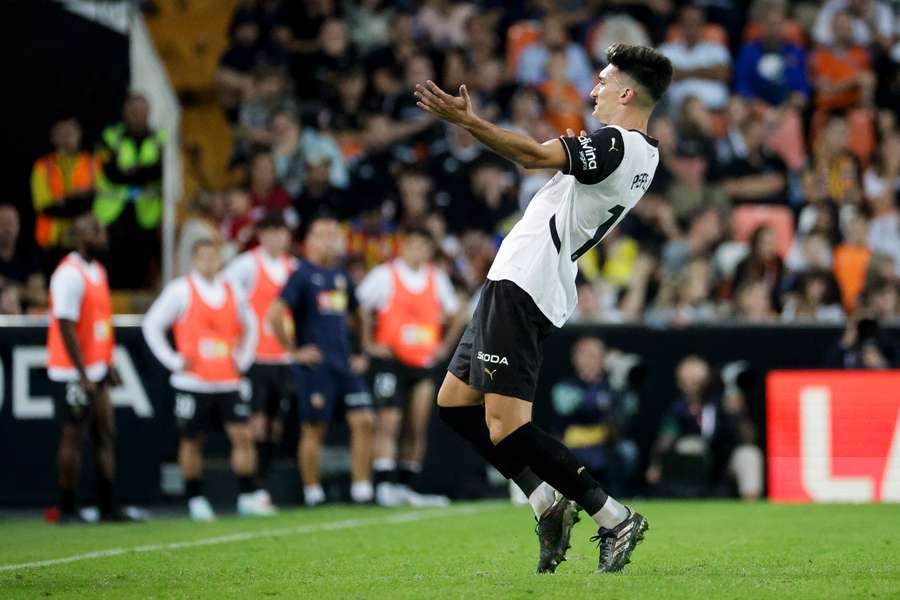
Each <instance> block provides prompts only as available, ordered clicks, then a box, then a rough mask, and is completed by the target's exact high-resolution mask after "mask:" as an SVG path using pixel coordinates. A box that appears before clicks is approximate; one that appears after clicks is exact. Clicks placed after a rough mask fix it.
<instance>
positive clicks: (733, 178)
mask: <svg viewBox="0 0 900 600" xmlns="http://www.w3.org/2000/svg"><path fill="white" fill-rule="evenodd" d="M765 134H766V131H765V125H764V124H763V123H761V122H759V120H757V119H748V120H747V121H745V122H744V123H743V125H742V127H741V136H742V138H743V140H742V141H743V143H744V153H743V156H740V155H739V156H735V157H734V158H732V160H731V161H729V162H728V163H726V164H725V165H724V166H723V168H722V180H721V182H720V183H721V186H722V189H723V190H724V191H725V193H726V194H728V196H729V197H730V198H731V200H732V202H734V203H736V204H751V203H759V204H787V193H786V190H787V166H786V165H785V164H784V162H783V161H782V160H781V159H780V158H779V157H778V156H776V155H775V154H772V153H770V152H769V151H768V150H767V149H766V148H765V146H764V141H765Z"/></svg>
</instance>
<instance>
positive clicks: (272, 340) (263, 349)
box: [223, 213, 297, 488]
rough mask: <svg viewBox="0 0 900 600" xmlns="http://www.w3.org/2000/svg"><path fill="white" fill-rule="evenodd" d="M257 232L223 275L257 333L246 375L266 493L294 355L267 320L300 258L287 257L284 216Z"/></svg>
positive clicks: (267, 222) (275, 217)
mask: <svg viewBox="0 0 900 600" xmlns="http://www.w3.org/2000/svg"><path fill="white" fill-rule="evenodd" d="M256 231H257V233H258V235H259V246H257V247H256V248H254V249H253V250H250V251H248V252H244V253H243V254H240V255H239V256H238V257H237V258H235V259H234V260H233V261H232V262H231V263H230V264H229V265H228V266H227V267H226V268H225V270H224V272H223V275H224V276H225V279H227V280H228V281H229V282H230V283H231V285H233V286H234V287H235V288H237V289H239V290H240V291H241V293H242V294H244V295H245V296H246V297H247V299H248V301H249V302H250V308H251V309H253V314H254V316H255V317H256V324H257V328H258V331H259V341H258V342H257V344H256V354H255V358H254V361H253V365H252V366H251V367H250V370H249V371H248V373H247V376H248V378H249V379H250V385H251V389H252V393H253V396H252V398H253V399H252V403H251V413H250V433H251V435H252V436H253V439H254V440H255V441H256V454H257V457H258V460H257V469H256V474H257V476H258V477H259V484H260V486H261V487H263V488H264V487H265V481H266V475H267V474H268V471H269V465H270V464H271V461H272V458H273V455H274V454H275V451H276V449H277V447H278V444H280V443H281V434H282V431H283V423H282V418H281V416H282V415H283V414H285V413H286V412H287V410H288V398H289V396H288V385H287V382H289V381H290V378H291V375H290V370H289V369H288V364H289V362H290V356H289V355H288V353H287V352H285V350H284V347H283V346H282V345H281V343H280V342H279V341H278V338H276V337H275V334H274V333H273V332H272V327H271V326H270V325H269V323H268V321H267V320H266V315H267V314H268V312H269V306H270V305H271V304H272V301H274V300H275V298H277V297H278V294H279V292H280V291H281V289H282V288H283V287H284V284H285V282H286V281H287V279H288V277H289V276H290V274H291V273H293V272H294V271H295V270H296V269H297V259H295V258H293V257H292V256H290V255H289V254H288V248H289V247H290V243H291V232H290V230H289V229H288V228H287V225H286V224H285V222H284V219H283V218H282V217H281V216H280V215H278V214H277V213H273V214H268V215H266V216H265V217H263V218H262V219H261V220H260V221H259V222H258V223H257V224H256Z"/></svg>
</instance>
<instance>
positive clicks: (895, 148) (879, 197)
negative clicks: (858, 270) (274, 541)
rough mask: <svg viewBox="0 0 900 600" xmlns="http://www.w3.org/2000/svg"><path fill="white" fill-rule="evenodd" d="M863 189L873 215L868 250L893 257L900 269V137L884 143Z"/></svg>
mask: <svg viewBox="0 0 900 600" xmlns="http://www.w3.org/2000/svg"><path fill="white" fill-rule="evenodd" d="M863 189H864V193H865V197H866V200H867V201H868V205H869V207H870V208H871V209H872V215H873V217H872V221H871V223H870V227H869V241H868V244H869V248H871V249H872V251H873V252H880V253H882V254H887V255H889V256H892V257H893V258H894V262H895V264H897V265H898V268H900V216H898V213H897V200H898V198H900V194H898V192H900V136H898V135H896V134H895V135H892V136H891V137H889V138H888V139H886V140H884V141H883V142H882V143H881V145H880V147H879V150H878V153H877V154H876V156H875V160H874V161H873V164H872V165H870V166H869V168H868V169H867V170H866V172H865V174H864V176H863ZM898 273H900V271H898Z"/></svg>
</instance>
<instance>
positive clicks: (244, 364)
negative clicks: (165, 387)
mask: <svg viewBox="0 0 900 600" xmlns="http://www.w3.org/2000/svg"><path fill="white" fill-rule="evenodd" d="M188 277H190V279H191V281H192V282H193V284H194V286H195V287H196V289H197V293H198V294H200V297H201V298H202V299H203V301H204V302H206V304H208V305H209V306H210V307H212V308H219V307H221V306H222V304H224V303H225V297H226V296H225V285H226V281H225V278H224V277H222V276H221V275H217V276H216V277H215V279H213V280H212V281H209V280H207V279H204V278H203V277H202V276H201V275H200V274H199V273H197V272H196V271H195V272H193V273H191V274H190V275H187V276H185V277H179V278H177V279H173V280H172V281H171V282H169V284H168V285H166V287H165V288H164V289H163V291H162V293H161V294H160V295H159V298H157V299H156V301H154V302H153V305H152V306H151V307H150V310H148V311H147V314H146V315H145V316H144V321H143V323H142V324H141V330H142V331H143V333H144V339H145V340H146V341H147V345H148V346H149V347H150V350H151V351H152V352H153V355H154V356H155V357H156V358H157V360H159V362H161V363H162V364H163V366H165V367H166V368H167V369H169V370H170V371H172V376H171V377H170V378H169V383H171V384H172V387H174V388H176V389H179V390H184V391H186V392H199V393H210V392H233V391H237V390H238V387H239V384H238V383H221V382H210V381H202V380H200V379H198V378H197V377H195V376H193V375H191V374H190V373H185V372H184V371H183V369H184V358H183V357H182V356H181V355H180V354H178V352H177V351H176V350H175V349H174V348H173V347H172V346H171V345H170V344H169V340H168V339H167V338H166V332H167V331H168V330H169V329H171V328H172V326H174V325H175V323H176V322H177V321H178V320H179V319H180V318H181V317H182V316H183V315H184V314H185V312H187V309H188V306H189V304H190V299H191V290H190V286H189V285H188ZM232 293H233V295H234V300H235V303H236V304H237V308H238V319H239V320H240V322H241V326H242V327H243V336H242V337H241V340H240V344H239V345H236V346H235V349H234V360H235V362H236V363H237V366H238V369H240V370H241V372H243V371H246V370H247V369H248V368H249V367H250V364H251V363H252V362H253V356H254V353H255V351H256V342H257V336H258V334H259V332H258V328H257V326H256V318H255V317H254V316H253V311H252V310H251V309H250V305H249V304H248V303H247V299H246V297H245V296H244V294H243V293H242V292H241V290H239V289H235V287H234V286H232Z"/></svg>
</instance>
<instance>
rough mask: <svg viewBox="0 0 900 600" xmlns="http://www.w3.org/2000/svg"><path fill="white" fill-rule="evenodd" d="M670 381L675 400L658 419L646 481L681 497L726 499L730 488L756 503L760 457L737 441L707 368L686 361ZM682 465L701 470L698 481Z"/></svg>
mask: <svg viewBox="0 0 900 600" xmlns="http://www.w3.org/2000/svg"><path fill="white" fill-rule="evenodd" d="M675 381H676V385H677V387H678V391H679V396H678V397H677V398H676V399H675V401H674V402H673V403H672V405H671V408H670V410H669V412H668V413H667V414H666V416H664V417H663V420H662V423H661V425H660V429H659V435H658V437H657V439H656V442H655V443H654V445H653V450H652V453H651V459H650V466H649V467H648V469H647V481H648V482H649V483H650V484H651V485H657V486H659V485H661V486H662V488H663V490H665V491H669V492H675V493H678V492H681V493H682V494H684V493H690V492H693V493H699V494H702V495H717V496H718V495H731V494H733V493H734V492H733V490H734V488H735V487H736V488H737V491H738V492H739V494H740V496H741V498H743V499H745V500H756V499H758V498H759V497H760V495H761V494H762V486H763V456H762V452H761V451H760V449H759V448H758V447H757V446H755V445H753V444H750V443H747V442H746V441H743V440H742V439H741V438H742V436H741V435H740V433H739V428H740V425H741V423H740V420H741V419H740V416H739V415H736V414H734V413H733V412H730V411H728V410H726V408H725V407H724V406H723V404H722V401H721V398H720V396H719V395H718V394H717V393H716V392H715V391H714V387H713V379H712V374H711V372H710V367H709V363H708V362H707V361H706V360H704V359H703V358H701V357H699V356H697V355H690V356H686V357H685V358H683V359H682V360H681V362H679V363H678V366H677V367H676V370H675ZM679 457H680V458H679ZM686 461H687V462H688V463H691V464H692V465H696V464H698V463H699V465H701V468H702V470H701V473H702V475H701V478H700V480H699V481H697V479H696V477H692V475H691V471H694V468H693V466H692V467H685V466H684V465H685V462H686ZM685 469H687V470H685ZM679 471H680V473H679ZM676 478H678V479H685V480H687V481H684V482H679V481H677V480H676ZM679 484H680V485H679Z"/></svg>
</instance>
